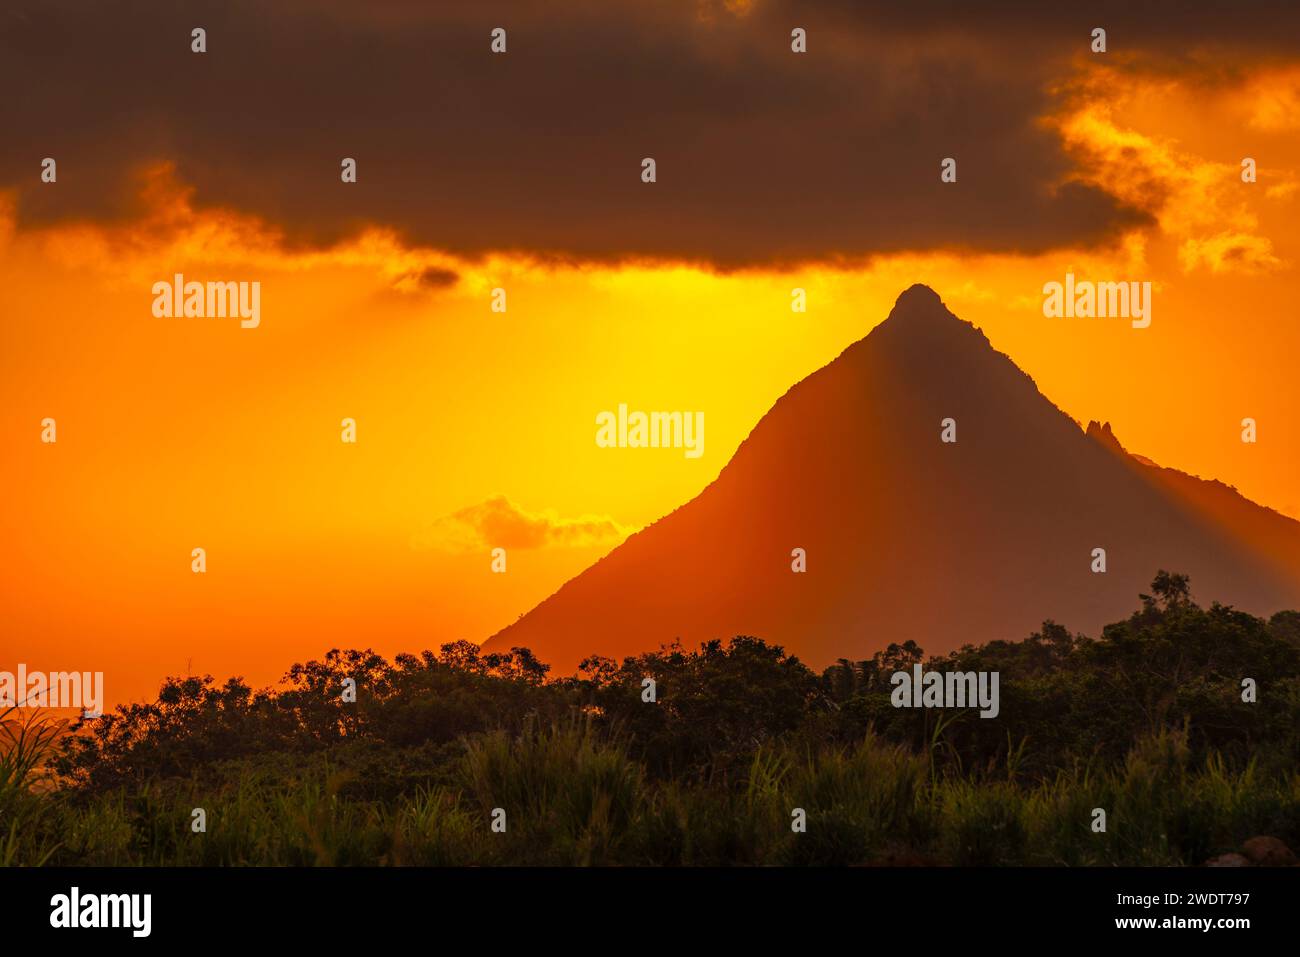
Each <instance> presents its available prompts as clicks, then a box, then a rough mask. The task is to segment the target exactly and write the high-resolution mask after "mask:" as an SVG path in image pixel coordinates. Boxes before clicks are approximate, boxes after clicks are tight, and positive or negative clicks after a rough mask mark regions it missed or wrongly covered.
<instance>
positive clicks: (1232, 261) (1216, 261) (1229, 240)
mask: <svg viewBox="0 0 1300 957" xmlns="http://www.w3.org/2000/svg"><path fill="white" fill-rule="evenodd" d="M1178 260H1179V263H1180V264H1181V265H1182V267H1183V271H1184V272H1191V271H1192V270H1193V269H1195V268H1197V267H1198V266H1204V267H1207V268H1208V269H1209V270H1210V272H1211V273H1224V272H1244V273H1260V272H1266V271H1268V270H1270V269H1276V268H1278V267H1279V266H1281V265H1283V263H1282V261H1281V260H1280V259H1278V258H1277V257H1276V256H1275V255H1273V244H1272V243H1271V242H1270V241H1269V240H1268V239H1266V238H1264V237H1263V236H1252V235H1250V234H1248V233H1220V234H1218V235H1217V236H1210V237H1209V238H1207V239H1188V240H1186V241H1184V242H1183V244H1182V246H1181V247H1179V250H1178Z"/></svg>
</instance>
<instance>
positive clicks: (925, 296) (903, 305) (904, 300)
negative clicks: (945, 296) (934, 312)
mask: <svg viewBox="0 0 1300 957" xmlns="http://www.w3.org/2000/svg"><path fill="white" fill-rule="evenodd" d="M936 306H938V307H940V308H942V307H943V300H942V299H940V298H939V294H938V293H937V292H935V291H934V290H933V289H931V288H930V287H929V286H927V285H925V284H924V283H919V282H918V283H913V284H912V285H910V286H908V287H907V288H906V289H904V290H903V291H902V292H900V293H899V294H898V299H897V300H895V301H894V309H896V310H897V309H908V310H910V309H933V308H935V307H936Z"/></svg>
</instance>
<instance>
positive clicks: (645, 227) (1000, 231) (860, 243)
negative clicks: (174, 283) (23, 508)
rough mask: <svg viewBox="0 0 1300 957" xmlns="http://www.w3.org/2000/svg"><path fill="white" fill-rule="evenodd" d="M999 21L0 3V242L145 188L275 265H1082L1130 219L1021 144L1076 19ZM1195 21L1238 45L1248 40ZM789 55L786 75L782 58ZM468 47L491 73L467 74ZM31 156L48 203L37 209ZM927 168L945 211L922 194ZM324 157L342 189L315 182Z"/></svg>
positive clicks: (999, 11)
mask: <svg viewBox="0 0 1300 957" xmlns="http://www.w3.org/2000/svg"><path fill="white" fill-rule="evenodd" d="M1143 6H1144V7H1145V6H1146V5H1143ZM1152 6H1153V7H1159V6H1161V5H1159V4H1153V5H1152ZM372 7H378V8H379V9H377V10H376V9H372ZM977 8H978V10H979V11H982V12H981V13H979V14H977V13H976V12H975V10H976V9H977ZM1018 9H1019V10H1020V13H1017V10H1018ZM1171 9H1172V8H1171ZM1178 9H1180V10H1184V11H1185V5H1180V6H1179V8H1178ZM1207 9H1208V8H1207ZM1265 9H1269V8H1265ZM1116 10H1117V11H1120V12H1118V13H1116V14H1115V17H1116V19H1115V21H1114V22H1115V24H1116V26H1115V27H1114V28H1112V29H1119V30H1120V32H1121V33H1124V34H1125V36H1124V37H1123V39H1122V40H1121V39H1120V38H1119V37H1114V38H1113V39H1112V41H1111V42H1112V43H1113V44H1114V43H1118V42H1123V43H1126V44H1130V45H1133V44H1137V43H1150V44H1152V45H1153V46H1155V45H1165V44H1167V43H1168V38H1167V36H1166V37H1165V38H1164V39H1161V38H1159V37H1158V36H1155V35H1154V34H1159V33H1160V27H1159V26H1158V24H1155V23H1153V22H1151V21H1152V20H1156V19H1158V18H1156V17H1154V16H1153V15H1144V19H1143V24H1144V25H1143V27H1142V28H1143V29H1144V30H1145V31H1146V32H1145V33H1144V34H1143V35H1141V36H1133V35H1132V33H1131V30H1132V29H1136V28H1130V27H1128V26H1126V21H1125V20H1124V19H1123V17H1122V16H1121V13H1122V10H1123V8H1118V7H1117V8H1116ZM909 11H910V12H909ZM1023 11H1024V8H1023V7H1019V5H1012V6H1010V7H1005V8H996V7H989V6H988V5H985V4H979V5H973V4H960V3H954V4H930V5H925V4H921V5H919V6H918V5H916V4H902V3H899V4H888V5H880V6H879V7H876V6H871V5H860V4H849V3H847V2H825V3H822V4H811V5H806V4H799V5H785V4H779V3H772V4H764V3H762V2H761V0H760V2H758V3H756V4H755V5H754V7H753V9H752V11H751V12H750V13H748V14H747V15H743V16H738V15H736V14H734V13H732V12H729V11H728V10H727V9H726V8H725V7H724V6H723V5H720V4H715V3H704V2H686V0H663V2H657V3H654V4H632V3H616V2H612V0H611V2H601V3H594V2H586V0H556V2H553V3H546V4H535V3H492V2H483V3H474V4H464V5H459V7H458V8H453V7H452V5H450V4H448V5H441V4H437V5H426V4H417V3H398V4H393V5H388V4H385V5H370V4H356V3H346V4H345V3H340V2H329V0H318V2H311V3H307V2H301V3H292V2H279V3H265V2H261V0H257V2H251V0H222V2H219V3H196V4H187V5H185V6H183V7H182V6H180V5H172V4H163V3H157V2H155V3H140V2H137V3H130V2H120V0H118V2H111V0H110V2H103V3H96V4H83V3H74V2H67V0H55V2H51V0H43V2H41V3H39V4H37V3H20V4H17V5H12V6H10V8H9V9H8V10H7V11H6V12H4V13H0V18H3V19H0V23H2V24H3V31H0V32H2V34H3V39H2V40H0V42H2V43H3V51H2V52H3V60H2V61H0V80H2V81H3V84H4V89H5V90H6V96H5V97H4V98H3V103H0V120H2V121H3V128H4V130H5V138H6V141H7V149H6V150H4V152H3V155H0V185H4V186H8V187H16V188H17V189H18V191H19V215H20V219H21V220H22V221H23V222H27V223H30V222H48V221H51V220H57V219H65V218H84V217H92V216H93V217H118V216H124V215H129V214H130V213H131V212H132V206H131V202H132V200H131V194H130V192H129V189H128V187H127V184H128V183H130V182H131V176H132V173H133V171H134V170H136V169H138V168H139V167H140V165H142V164H144V163H147V162H150V161H156V160H159V159H170V160H173V161H174V162H175V164H176V169H177V174H178V175H179V177H180V178H181V179H182V180H184V181H186V182H188V183H191V184H192V185H193V186H194V187H195V197H194V198H195V201H196V202H197V203H199V204H213V205H228V206H231V207H235V208H238V209H242V210H246V211H250V212H254V213H257V214H259V215H263V216H265V217H267V218H268V219H270V220H272V221H273V222H275V223H277V224H278V225H280V226H282V227H283V228H284V229H285V231H286V234H287V236H288V237H289V240H290V242H292V243H303V244H315V243H320V242H325V241H330V240H333V239H337V238H339V237H341V236H343V235H346V234H347V233H349V232H351V231H353V230H355V229H356V228H358V227H359V226H360V225H361V224H362V223H368V222H377V223H381V224H384V225H389V226H393V227H395V228H397V229H398V230H399V231H400V232H401V233H402V234H403V236H404V237H406V238H407V239H408V240H409V241H411V242H415V243H419V244H423V245H429V246H433V247H437V248H442V249H446V250H449V251H451V252H454V253H457V254H461V255H469V256H474V255H478V254H481V253H484V252H487V251H490V250H505V251H510V250H518V251H526V252H529V253H532V254H537V255H542V256H552V257H559V258H571V259H590V260H602V261H608V260H617V259H625V258H640V257H650V258H667V259H686V260H694V261H701V262H708V263H712V264H714V265H716V266H719V267H722V268H731V267H738V266H748V265H764V264H772V263H778V264H780V263H793V262H798V261H804V260H830V261H834V260H837V259H841V258H858V257H862V256H869V255H872V254H877V253H887V252H893V251H899V250H913V249H932V248H939V247H941V248H956V249H973V250H985V251H1012V250H1014V251H1025V252H1034V251H1039V250H1043V249H1046V248H1052V247H1056V246H1061V245H1067V244H1068V245H1078V244H1084V245H1087V244H1097V243H1102V242H1105V241H1107V240H1109V239H1111V238H1113V237H1114V236H1115V235H1116V233H1117V232H1118V231H1120V230H1122V229H1124V228H1127V227H1129V226H1131V225H1133V224H1135V223H1140V222H1145V221H1146V219H1145V216H1146V214H1145V213H1142V212H1140V211H1138V210H1135V209H1131V208H1126V207H1125V206H1124V205H1123V204H1122V203H1120V202H1119V201H1118V200H1117V199H1116V198H1115V197H1113V196H1111V195H1108V194H1107V193H1106V192H1105V191H1104V190H1102V189H1100V188H1097V187H1093V186H1087V185H1082V184H1079V183H1068V182H1067V179H1068V175H1069V173H1070V164H1069V160H1068V158H1067V157H1066V156H1064V155H1063V153H1062V152H1061V149H1060V146H1059V143H1058V142H1057V140H1056V138H1055V137H1054V136H1053V134H1052V132H1051V131H1050V130H1049V129H1047V128H1045V127H1044V126H1043V125H1042V124H1041V123H1039V122H1038V118H1039V117H1041V116H1042V114H1043V113H1044V112H1045V111H1047V110H1048V109H1049V108H1050V106H1051V102H1050V100H1049V98H1048V97H1049V94H1048V93H1047V92H1046V90H1047V88H1048V86H1049V82H1050V81H1051V80H1053V79H1054V78H1060V77H1062V76H1065V75H1068V73H1069V64H1070V58H1071V57H1072V56H1074V55H1076V54H1077V53H1078V52H1079V50H1080V49H1086V37H1087V30H1088V29H1090V26H1091V25H1092V24H1091V21H1092V20H1093V19H1097V16H1100V14H1095V15H1094V14H1093V13H1089V14H1088V15H1086V16H1085V15H1075V14H1071V15H1069V16H1068V17H1067V16H1066V15H1064V14H1060V15H1056V14H1049V15H1044V16H1038V17H1037V18H1035V16H1033V15H1029V14H1025V13H1024V12H1023ZM1171 15H1175V14H1171ZM1214 17H1217V18H1219V19H1222V20H1224V21H1225V22H1226V23H1228V26H1225V29H1227V30H1229V32H1230V34H1231V36H1233V37H1234V38H1236V39H1239V40H1245V39H1252V38H1254V34H1258V33H1261V32H1268V31H1261V30H1260V28H1259V26H1258V25H1256V26H1255V27H1253V28H1250V27H1242V26H1240V21H1241V20H1242V19H1248V18H1247V17H1246V15H1245V14H1243V13H1235V14H1234V13H1231V12H1227V13H1221V12H1218V11H1217V10H1216V11H1214ZM1076 21H1077V22H1076ZM1177 22H1178V23H1179V24H1183V23H1186V22H1188V20H1187V15H1186V14H1185V12H1184V15H1183V19H1179V20H1178V21H1177ZM1190 22H1193V23H1195V24H1196V29H1197V30H1199V31H1202V32H1204V31H1207V30H1209V29H1210V23H1209V22H1207V20H1206V16H1205V15H1201V14H1197V15H1196V16H1195V17H1194V18H1192V20H1191V21H1190ZM1213 22H1215V23H1217V22H1218V20H1214V21H1213ZM795 25H799V26H804V27H805V28H807V29H808V30H809V50H810V52H809V53H808V54H806V55H802V56H800V55H795V54H792V53H791V52H790V49H789V31H790V28H791V27H792V26H795ZM196 26H202V27H204V28H205V29H206V30H207V34H208V52H207V53H206V54H204V55H195V54H192V53H191V52H190V49H189V45H190V39H189V37H190V30H191V29H192V28H193V27H196ZM496 26H502V27H505V28H506V29H507V30H508V36H509V41H508V42H509V52H508V53H507V54H506V55H504V56H494V55H492V54H491V53H490V52H489V49H488V46H489V36H488V34H489V31H490V30H491V29H492V28H493V27H496ZM1164 29H1165V30H1166V33H1167V32H1168V30H1169V29H1170V27H1169V24H1165V25H1164ZM1183 29H1184V28H1183V27H1181V26H1179V27H1177V28H1176V29H1174V31H1173V32H1174V34H1175V35H1181V32H1182V30H1183ZM1079 30H1082V32H1083V39H1082V40H1080V38H1079V35H1078V31H1079ZM1252 30H1253V33H1252ZM1274 32H1275V31H1274ZM1112 36H1114V35H1113V34H1112ZM1261 42H1262V41H1261ZM45 156H53V157H55V158H56V159H57V160H58V163H59V182H58V184H57V186H43V185H42V184H40V182H39V169H40V167H39V164H40V160H41V158H42V157H45ZM646 156H651V157H654V158H655V159H656V161H657V164H658V182H657V183H655V184H653V185H646V184H643V183H642V182H641V181H640V163H641V159H642V158H643V157H646ZM947 156H952V157H955V158H956V159H957V161H958V182H957V183H956V184H942V183H940V181H939V164H940V161H941V160H942V159H943V158H944V157H947ZM343 157H354V158H355V159H356V160H357V165H358V182H357V183H356V184H355V185H344V184H342V183H341V182H340V181H339V163H340V161H341V159H342V158H343Z"/></svg>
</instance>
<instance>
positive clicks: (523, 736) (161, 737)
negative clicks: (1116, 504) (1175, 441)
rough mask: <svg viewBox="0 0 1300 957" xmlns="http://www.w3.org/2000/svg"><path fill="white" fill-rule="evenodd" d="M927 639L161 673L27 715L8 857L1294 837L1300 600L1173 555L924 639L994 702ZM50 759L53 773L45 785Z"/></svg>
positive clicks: (553, 854)
mask: <svg viewBox="0 0 1300 957" xmlns="http://www.w3.org/2000/svg"><path fill="white" fill-rule="evenodd" d="M923 658H924V654H923V651H922V649H921V648H919V647H917V646H916V645H915V644H913V643H911V642H908V643H906V644H904V645H890V646H889V647H888V648H887V649H886V650H885V651H883V652H880V653H878V654H876V655H875V656H874V657H873V658H872V659H870V660H869V661H859V662H850V661H843V660H842V661H840V662H838V663H837V664H835V665H833V666H832V667H830V668H828V669H826V670H825V672H823V673H822V674H820V675H818V674H816V673H815V672H813V671H812V670H810V669H809V668H807V667H806V666H805V665H803V664H802V663H801V662H799V661H798V660H797V659H796V658H794V657H791V656H789V655H787V654H785V653H784V651H783V650H782V649H781V648H779V647H773V646H771V645H768V644H766V643H764V642H763V641H761V640H759V639H756V638H749V637H738V638H735V639H733V640H731V641H730V642H728V643H727V644H726V645H725V646H724V644H723V643H722V642H719V641H713V642H709V643H707V644H705V645H703V646H701V647H700V648H699V649H698V650H685V649H682V648H680V647H676V646H672V647H667V648H665V649H663V650H661V651H658V652H654V653H650V654H644V655H641V656H639V657H636V658H628V659H626V660H625V661H623V662H622V663H617V662H614V661H611V660H608V659H603V658H591V659H588V660H587V661H585V662H584V663H583V665H582V668H581V669H580V671H579V673H578V675H577V676H575V677H571V678H561V679H549V678H548V671H549V669H548V667H547V666H546V665H545V664H543V663H541V662H539V661H538V660H537V659H536V658H535V657H534V656H533V655H532V654H531V653H530V652H528V651H527V650H526V649H519V648H516V649H513V650H512V651H511V652H509V653H507V654H488V655H484V654H481V653H480V652H479V650H478V649H477V648H476V647H475V646H474V645H471V644H468V643H465V642H458V643H455V644H450V645H445V646H443V648H442V649H441V651H440V652H439V653H438V654H434V653H432V652H424V653H423V654H421V655H419V656H415V655H399V656H398V657H397V658H396V659H395V660H394V661H393V662H391V663H390V662H388V661H386V660H385V659H384V658H382V657H381V656H379V655H377V654H374V653H373V652H370V651H337V650H335V651H331V652H329V653H328V654H327V655H326V656H325V658H324V660H323V661H312V662H309V663H307V664H305V665H295V666H294V667H293V668H291V669H290V671H289V672H288V674H287V675H286V676H285V679H284V681H283V682H282V685H281V687H280V688H278V689H276V690H262V691H254V690H253V689H251V688H249V687H248V686H247V685H246V684H244V682H243V681H242V680H240V679H237V678H232V679H230V680H229V681H227V682H226V683H225V684H216V683H215V682H214V681H213V680H212V679H211V678H210V677H203V678H183V679H177V678H173V679H168V680H167V681H166V682H165V683H164V685H163V687H162V689H161V692H160V694H159V696H158V700H157V701H156V702H154V703H152V704H137V705H130V706H123V707H120V708H118V709H117V710H116V711H115V712H114V713H112V714H108V715H105V716H104V717H102V718H99V719H95V720H91V721H87V722H84V725H83V726H82V727H80V728H78V729H76V733H74V734H66V735H63V736H61V737H59V738H58V747H57V754H55V755H54V756H53V757H52V758H51V757H50V752H51V749H52V748H54V746H55V741H54V735H53V733H52V731H51V729H50V728H48V727H43V726H42V725H41V724H40V721H39V719H36V720H32V719H28V720H26V721H24V722H23V723H22V725H15V724H13V723H11V724H10V736H11V737H12V738H13V740H12V741H11V742H10V746H9V747H8V749H7V751H6V756H5V757H3V758H0V861H2V862H4V863H11V864H12V863H18V864H35V863H58V864H113V865H120V864H494V863H523V864H541V863H559V864H571V863H578V864H586V863H597V864H606V863H618V864H731V863H744V864H755V863H756V864H766V863H957V864H982V863H995V864H1013V863H1027V864H1111V863H1125V864H1158V863H1172V864H1196V863H1200V862H1202V861H1204V860H1205V859H1206V858H1207V857H1209V856H1211V855H1213V854H1216V853H1219V852H1222V851H1226V850H1232V849H1234V848H1236V847H1237V846H1239V845H1240V844H1241V842H1242V841H1243V840H1245V839H1246V838H1249V837H1251V836H1253V835H1258V834H1265V835H1271V836H1275V837H1278V838H1280V839H1282V840H1283V841H1285V842H1286V843H1287V844H1290V845H1291V846H1292V847H1297V846H1300V770H1298V769H1300V763H1298V762H1297V758H1300V613H1296V612H1282V613H1279V614H1277V615H1275V616H1273V618H1272V619H1271V620H1270V621H1264V620H1262V619H1259V618H1256V617H1253V616H1251V615H1248V614H1244V613H1242V612H1239V611H1235V610H1233V609H1231V608H1228V607H1223V606H1220V605H1217V604H1215V605H1213V606H1211V607H1210V608H1208V609H1207V608H1202V607H1199V606H1198V605H1196V604H1195V603H1194V602H1193V601H1192V600H1191V597H1190V594H1189V589H1188V582H1187V579H1186V578H1185V577H1183V576H1178V575H1169V574H1166V573H1163V572H1162V573H1161V574H1160V575H1159V576H1158V577H1157V579H1156V581H1155V582H1154V583H1153V589H1152V595H1150V596H1142V606H1141V608H1140V609H1139V610H1138V611H1136V612H1135V613H1134V614H1133V615H1132V616H1130V617H1129V618H1128V619H1127V620H1125V621H1122V622H1118V623H1116V624H1113V625H1110V626H1107V627H1106V628H1105V629H1104V630H1103V633H1102V635H1101V637H1100V638H1099V639H1095V640H1094V639H1089V638H1086V637H1083V636H1081V635H1075V634H1071V633H1070V632H1069V631H1068V630H1067V629H1065V628H1063V627H1061V626H1060V625H1057V624H1055V623H1052V622H1047V623H1045V624H1044V625H1043V627H1042V629H1041V630H1040V631H1039V632H1037V633H1035V634H1034V635H1032V636H1030V637H1029V638H1028V639H1026V640H1024V641H1019V642H1003V641H998V642H992V643H989V644H986V645H983V646H980V647H970V646H968V647H964V648H962V649H961V650H959V651H957V652H954V653H952V654H950V655H947V656H943V657H940V658H933V659H928V660H925V661H924V664H925V666H926V668H930V669H940V670H945V671H948V670H960V671H996V672H999V673H1000V697H1001V707H1000V713H999V715H998V716H997V717H996V718H993V719H984V718H980V717H979V715H978V714H977V713H976V712H975V711H974V710H913V709H897V708H894V707H893V706H892V705H891V702H890V691H891V690H892V689H891V685H890V680H889V679H890V676H891V674H892V673H893V672H895V671H898V670H907V669H910V668H911V667H912V665H913V663H915V662H918V661H922V660H923ZM646 678H652V679H654V691H655V697H656V700H655V701H653V702H647V701H646V700H644V697H645V694H646V685H645V679H646ZM1244 678H1252V679H1254V680H1255V681H1256V682H1257V685H1258V701H1256V702H1254V703H1247V702H1243V700H1242V680H1243V679H1244ZM347 679H352V680H353V681H355V683H356V695H355V700H354V701H352V700H345V699H347V698H348V697H350V696H348V695H345V694H344V689H345V686H346V684H345V683H346V681H347ZM43 771H44V772H45V773H47V774H48V777H46V778H44V781H45V783H47V784H50V783H53V784H56V785H57V786H53V787H51V786H45V787H33V786H32V782H33V780H35V779H38V778H41V776H42V772H43ZM195 808H202V809H204V811H205V814H206V831H205V832H202V833H197V832H195V831H194V830H193V829H192V827H191V825H192V822H193V820H194V815H193V811H194V809H195ZM495 808H501V809H504V811H505V820H506V830H505V833H496V832H494V831H493V830H492V827H491V820H492V814H493V809H495ZM795 808H802V809H804V810H805V811H806V815H807V829H806V832H803V833H796V832H795V831H794V830H792V827H791V824H792V812H793V811H794V809H795ZM1094 808H1103V809H1105V810H1106V814H1107V827H1106V831H1105V832H1104V833H1096V832H1094V830H1093V829H1092V827H1091V825H1092V822H1093V816H1092V811H1093V809H1094Z"/></svg>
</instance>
